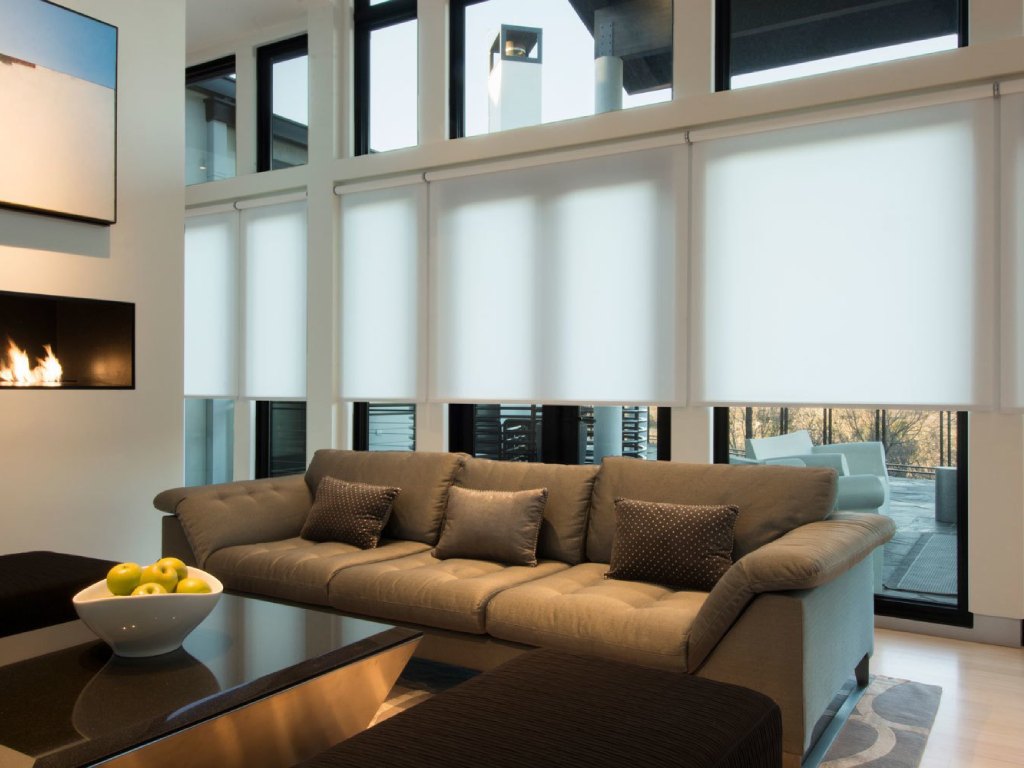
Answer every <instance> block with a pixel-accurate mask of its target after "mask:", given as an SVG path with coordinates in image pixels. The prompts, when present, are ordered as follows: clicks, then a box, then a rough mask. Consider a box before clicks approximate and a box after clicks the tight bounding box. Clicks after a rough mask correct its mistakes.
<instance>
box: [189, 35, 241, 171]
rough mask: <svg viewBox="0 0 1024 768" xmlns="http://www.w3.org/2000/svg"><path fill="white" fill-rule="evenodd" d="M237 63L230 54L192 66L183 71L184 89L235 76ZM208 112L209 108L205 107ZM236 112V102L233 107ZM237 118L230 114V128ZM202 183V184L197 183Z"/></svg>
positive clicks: (236, 166)
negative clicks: (219, 78)
mask: <svg viewBox="0 0 1024 768" xmlns="http://www.w3.org/2000/svg"><path fill="white" fill-rule="evenodd" d="M237 66H238V65H237V62H236V60H235V55H234V54H230V55H229V56H222V57H221V58H219V59H213V60H212V61H204V62H203V63H202V64H194V65H192V66H191V67H188V68H186V69H185V89H186V90H188V88H189V86H192V85H196V84H197V83H202V82H205V81H207V80H213V79H215V78H218V77H227V76H228V75H235V74H237V72H238V68H237ZM207 109H208V110H209V107H207ZM235 110H237V101H236V105H235ZM209 114H210V113H209V111H207V120H209V119H210V117H209ZM236 118H237V111H235V112H234V114H232V117H231V126H232V127H233V126H234V125H235V119H236ZM237 175H238V158H237V157H236V158H235V176H237ZM199 183H203V182H199Z"/></svg>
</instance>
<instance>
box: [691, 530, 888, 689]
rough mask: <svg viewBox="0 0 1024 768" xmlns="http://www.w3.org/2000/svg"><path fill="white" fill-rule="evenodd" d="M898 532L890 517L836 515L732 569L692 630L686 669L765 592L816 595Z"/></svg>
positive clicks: (772, 544)
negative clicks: (815, 591)
mask: <svg viewBox="0 0 1024 768" xmlns="http://www.w3.org/2000/svg"><path fill="white" fill-rule="evenodd" d="M895 532H896V526H895V524H894V523H893V521H892V520H891V519H890V518H888V517H883V516H882V515H874V514H862V513H836V514H833V515H832V516H831V517H829V518H828V519H826V520H821V521H818V522H814V523H808V524H807V525H802V526H800V527H799V528H795V529H793V530H792V531H790V532H789V533H787V534H785V535H784V536H781V537H780V538H778V539H776V540H775V541H773V542H770V543H768V544H765V545H764V546H763V547H759V548H758V549H756V550H754V551H753V552H751V553H749V554H748V555H746V556H745V557H742V558H740V559H739V560H738V561H736V562H735V563H733V565H732V567H731V568H730V569H729V570H728V571H726V573H725V575H724V576H723V577H722V578H721V579H720V580H719V582H718V583H717V584H716V585H715V587H714V589H712V590H711V592H710V593H709V594H708V598H707V600H706V601H705V602H704V605H703V606H701V609H700V611H699V612H698V614H697V616H696V617H695V618H694V621H693V626H692V627H691V629H690V642H689V649H688V651H687V664H686V668H687V669H689V670H695V669H697V667H698V666H699V665H700V664H701V663H702V662H703V661H704V659H706V658H707V656H708V654H709V653H710V652H711V651H712V650H713V649H714V647H715V646H716V645H717V644H718V641H719V640H721V639H722V637H724V636H725V634H726V632H728V631H729V628H730V627H731V626H732V625H733V622H735V621H736V619H737V618H738V617H739V615H740V614H741V613H742V612H743V609H744V608H746V606H747V604H748V603H749V602H750V601H751V600H752V599H753V598H754V596H755V595H758V594H760V593H762V592H781V591H787V590H796V589H812V588H814V587H818V586H820V585H822V584H825V583H827V582H829V581H831V580H832V579H834V578H836V577H837V576H839V575H841V574H843V573H845V572H846V571H848V570H850V569H851V568H853V566H855V565H856V564H857V563H859V562H860V561H861V560H863V559H864V558H866V557H867V556H868V555H870V554H871V552H872V551H873V550H874V549H875V548H876V547H879V546H881V545H882V544H884V543H885V542H887V541H888V540H889V539H891V538H892V537H893V534H895Z"/></svg>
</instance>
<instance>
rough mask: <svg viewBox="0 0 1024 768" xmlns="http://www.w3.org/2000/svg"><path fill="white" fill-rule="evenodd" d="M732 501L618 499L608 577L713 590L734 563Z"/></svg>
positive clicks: (734, 523)
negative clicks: (722, 503)
mask: <svg viewBox="0 0 1024 768" xmlns="http://www.w3.org/2000/svg"><path fill="white" fill-rule="evenodd" d="M738 514H739V510H738V509H737V508H736V507H732V506H703V505H698V504H659V503H656V502H651V501H636V500H634V499H616V500H615V517H616V523H615V539H614V541H613V542H612V562H611V568H610V569H609V571H608V573H607V577H608V578H611V579H623V580H628V581H647V582H652V583H654V584H662V585H664V586H666V587H672V588H673V589H697V590H701V591H705V592H707V591H710V590H711V588H712V587H713V586H715V583H716V582H717V581H718V580H719V579H720V578H722V576H723V574H725V572H726V571H727V570H729V567H730V566H731V565H732V546H733V527H734V526H735V525H736V516H737V515H738Z"/></svg>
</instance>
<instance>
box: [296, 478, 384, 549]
mask: <svg viewBox="0 0 1024 768" xmlns="http://www.w3.org/2000/svg"><path fill="white" fill-rule="evenodd" d="M398 492H399V489H398V488H391V487H388V486H384V485H369V484H367V483H348V482H345V481H344V480H338V479H337V478H334V477H325V478H323V479H322V480H321V481H320V485H319V486H318V487H317V489H316V498H315V499H314V500H313V506H312V508H311V509H310V510H309V517H307V518H306V522H305V524H304V525H303V526H302V532H301V533H300V534H299V535H300V536H301V537H302V538H304V539H309V540H310V541H341V542H344V543H345V544H352V545H353V546H356V547H359V548H360V549H373V548H374V547H376V546H377V542H378V541H379V540H380V531H381V529H382V528H383V527H384V524H385V523H386V522H387V520H388V517H390V515H391V506H392V504H394V502H395V496H397V495H398Z"/></svg>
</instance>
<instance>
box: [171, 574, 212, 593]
mask: <svg viewBox="0 0 1024 768" xmlns="http://www.w3.org/2000/svg"><path fill="white" fill-rule="evenodd" d="M174 591H175V592H193V593H195V592H209V591H210V585H209V584H207V583H206V582H205V581H203V580H202V579H197V578H195V577H192V578H185V579H182V580H181V581H179V582H178V586H177V587H175V588H174Z"/></svg>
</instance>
